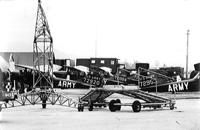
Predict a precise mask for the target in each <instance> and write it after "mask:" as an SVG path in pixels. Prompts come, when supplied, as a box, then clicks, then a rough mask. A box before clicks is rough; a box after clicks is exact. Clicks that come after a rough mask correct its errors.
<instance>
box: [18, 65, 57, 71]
mask: <svg viewBox="0 0 200 130" xmlns="http://www.w3.org/2000/svg"><path fill="white" fill-rule="evenodd" d="M15 66H16V67H20V68H24V69H30V70H37V71H39V69H35V68H34V67H33V66H28V65H21V64H15ZM47 67H48V66H45V70H47ZM37 68H39V67H38V66H37ZM53 69H54V70H53V71H59V70H60V69H61V66H59V65H55V64H54V65H53ZM41 70H42V72H44V71H43V70H44V67H43V66H42V65H41V66H40V71H41Z"/></svg>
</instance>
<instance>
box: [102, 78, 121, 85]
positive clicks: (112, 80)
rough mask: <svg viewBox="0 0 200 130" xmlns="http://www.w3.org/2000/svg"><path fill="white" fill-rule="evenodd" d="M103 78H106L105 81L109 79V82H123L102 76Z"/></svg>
mask: <svg viewBox="0 0 200 130" xmlns="http://www.w3.org/2000/svg"><path fill="white" fill-rule="evenodd" d="M103 79H104V80H106V81H111V82H115V83H121V84H123V82H121V81H118V80H114V79H110V78H103Z"/></svg>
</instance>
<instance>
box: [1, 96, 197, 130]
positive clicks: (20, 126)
mask: <svg viewBox="0 0 200 130" xmlns="http://www.w3.org/2000/svg"><path fill="white" fill-rule="evenodd" d="M115 96H116V95H115ZM120 98H124V97H120ZM123 100H125V101H126V100H127V101H128V100H130V99H126V98H124V99H123ZM176 107H177V109H175V110H169V109H156V110H154V109H142V110H141V112H139V113H134V112H132V108H131V107H127V106H126V107H125V106H124V107H122V110H121V111H118V112H110V111H109V110H108V108H102V109H94V111H92V112H90V111H88V110H87V108H85V109H84V112H78V111H77V109H73V108H67V107H62V106H52V105H48V106H47V109H42V108H41V105H34V106H32V105H29V106H23V107H16V108H9V109H3V110H2V111H1V113H0V130H55V129H57V130H60V129H65V130H66V129H70V130H83V129H87V130H99V129H104V130H111V129H112V130H121V129H125V130H128V129H131V130H133V129H134V130H143V129H148V130H200V99H198V98H197V99H179V100H176Z"/></svg>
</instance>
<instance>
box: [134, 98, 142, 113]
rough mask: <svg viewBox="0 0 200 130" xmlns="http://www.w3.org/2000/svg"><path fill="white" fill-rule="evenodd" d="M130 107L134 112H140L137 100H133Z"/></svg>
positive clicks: (139, 104)
mask: <svg viewBox="0 0 200 130" xmlns="http://www.w3.org/2000/svg"><path fill="white" fill-rule="evenodd" d="M132 109H133V111H134V112H140V110H141V103H140V102H139V101H138V100H136V101H134V102H133V104H132Z"/></svg>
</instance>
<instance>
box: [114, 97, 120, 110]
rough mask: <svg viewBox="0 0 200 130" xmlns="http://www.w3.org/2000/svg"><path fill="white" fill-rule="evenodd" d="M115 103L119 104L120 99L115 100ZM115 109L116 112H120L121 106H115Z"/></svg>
mask: <svg viewBox="0 0 200 130" xmlns="http://www.w3.org/2000/svg"><path fill="white" fill-rule="evenodd" d="M115 103H121V101H120V99H117V100H116V101H115ZM116 109H117V110H118V111H120V110H121V105H117V106H116Z"/></svg>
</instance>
